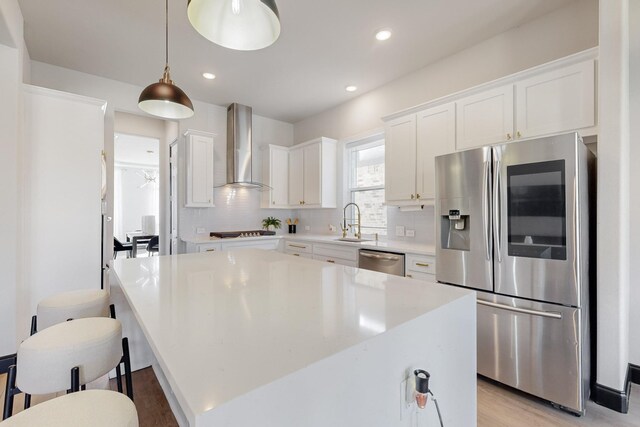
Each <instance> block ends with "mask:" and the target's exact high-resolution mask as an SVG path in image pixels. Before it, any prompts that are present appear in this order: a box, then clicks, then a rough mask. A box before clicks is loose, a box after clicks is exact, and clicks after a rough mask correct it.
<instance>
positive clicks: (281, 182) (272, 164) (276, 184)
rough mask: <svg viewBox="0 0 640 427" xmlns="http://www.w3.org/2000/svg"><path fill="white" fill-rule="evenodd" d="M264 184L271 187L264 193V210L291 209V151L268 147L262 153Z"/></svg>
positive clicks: (274, 146)
mask: <svg viewBox="0 0 640 427" xmlns="http://www.w3.org/2000/svg"><path fill="white" fill-rule="evenodd" d="M262 183H263V184H266V185H268V186H269V187H271V188H270V189H267V190H265V191H263V192H262V201H261V207H262V208H276V209H288V208H289V149H288V148H287V147H280V146H278V145H268V146H266V147H265V148H264V149H263V152H262Z"/></svg>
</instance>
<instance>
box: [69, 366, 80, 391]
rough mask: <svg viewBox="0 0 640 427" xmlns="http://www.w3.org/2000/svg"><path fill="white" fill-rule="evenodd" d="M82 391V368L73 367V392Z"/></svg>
mask: <svg viewBox="0 0 640 427" xmlns="http://www.w3.org/2000/svg"><path fill="white" fill-rule="evenodd" d="M77 391H80V368H79V367H77V366H75V367H73V368H71V393H75V392H77Z"/></svg>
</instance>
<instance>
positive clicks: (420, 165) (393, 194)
mask: <svg viewBox="0 0 640 427" xmlns="http://www.w3.org/2000/svg"><path fill="white" fill-rule="evenodd" d="M455 111H456V110H455V104H454V103H449V104H445V105H440V106H437V107H433V108H428V109H426V110H422V111H419V112H417V113H416V114H410V115H407V116H403V117H400V118H397V119H395V120H390V121H389V122H387V124H386V127H385V169H386V172H385V198H386V203H387V204H388V205H398V206H405V205H412V204H413V205H415V204H422V203H424V201H425V200H430V199H433V198H434V197H435V186H434V183H433V178H434V177H435V157H436V156H439V155H441V154H446V153H450V152H452V151H455Z"/></svg>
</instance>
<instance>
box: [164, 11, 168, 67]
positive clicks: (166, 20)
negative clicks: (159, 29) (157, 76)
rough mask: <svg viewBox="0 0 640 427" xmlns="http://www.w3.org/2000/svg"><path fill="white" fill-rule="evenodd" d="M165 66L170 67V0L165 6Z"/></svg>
mask: <svg viewBox="0 0 640 427" xmlns="http://www.w3.org/2000/svg"><path fill="white" fill-rule="evenodd" d="M164 58H165V61H164V67H165V69H167V68H169V0H165V7H164Z"/></svg>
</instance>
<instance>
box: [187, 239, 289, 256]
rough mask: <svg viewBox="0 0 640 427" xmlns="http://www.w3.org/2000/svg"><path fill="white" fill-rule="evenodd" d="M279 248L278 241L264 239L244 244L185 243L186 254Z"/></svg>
mask: <svg viewBox="0 0 640 427" xmlns="http://www.w3.org/2000/svg"><path fill="white" fill-rule="evenodd" d="M279 246H280V239H265V240H250V241H245V242H237V241H235V242H215V243H209V242H203V243H193V242H187V253H188V254H192V253H198V252H219V251H226V250H229V249H234V248H254V249H266V250H277V249H278V248H279Z"/></svg>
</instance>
